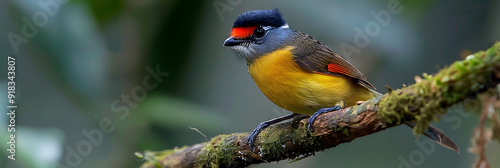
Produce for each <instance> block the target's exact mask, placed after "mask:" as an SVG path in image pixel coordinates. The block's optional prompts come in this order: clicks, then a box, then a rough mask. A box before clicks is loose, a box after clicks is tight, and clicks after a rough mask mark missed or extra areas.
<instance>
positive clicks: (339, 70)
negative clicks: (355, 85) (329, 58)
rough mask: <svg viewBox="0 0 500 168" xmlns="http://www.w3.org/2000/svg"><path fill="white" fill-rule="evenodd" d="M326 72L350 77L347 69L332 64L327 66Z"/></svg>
mask: <svg viewBox="0 0 500 168" xmlns="http://www.w3.org/2000/svg"><path fill="white" fill-rule="evenodd" d="M328 71H330V72H333V73H339V74H344V75H347V76H352V74H351V71H350V70H349V69H347V68H346V67H344V66H341V65H338V64H334V63H330V64H328Z"/></svg>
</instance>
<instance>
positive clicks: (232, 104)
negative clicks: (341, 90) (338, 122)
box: [0, 0, 500, 168]
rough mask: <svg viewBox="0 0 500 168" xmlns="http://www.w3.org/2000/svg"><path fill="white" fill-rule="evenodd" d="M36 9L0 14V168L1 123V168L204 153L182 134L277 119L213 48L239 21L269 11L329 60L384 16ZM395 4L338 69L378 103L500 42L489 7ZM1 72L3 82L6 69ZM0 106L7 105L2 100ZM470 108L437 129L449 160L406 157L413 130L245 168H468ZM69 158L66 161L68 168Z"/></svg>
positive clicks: (339, 6)
mask: <svg viewBox="0 0 500 168" xmlns="http://www.w3.org/2000/svg"><path fill="white" fill-rule="evenodd" d="M58 1H59V0H58ZM40 2H41V3H47V2H57V1H55V0H53V1H50V0H6V1H1V2H0V24H1V26H0V33H1V34H0V35H1V36H0V37H1V38H0V39H1V40H0V55H2V56H3V57H6V56H7V55H12V56H14V57H16V58H17V59H16V61H17V62H16V65H17V67H16V68H17V71H16V74H17V76H16V82H17V83H16V86H17V91H16V100H17V105H18V106H19V108H18V112H17V114H18V115H17V116H16V119H17V122H16V131H17V132H16V135H17V139H16V140H17V146H16V160H15V161H11V160H9V159H7V153H6V150H5V149H6V148H7V146H6V143H5V142H6V141H8V139H7V136H8V132H7V129H4V127H6V126H7V125H8V120H7V117H8V116H7V115H0V125H1V126H0V128H1V129H0V135H1V136H0V137H2V138H1V142H2V143H0V144H2V145H1V146H2V151H3V152H1V153H0V167H5V168H7V167H8V168H17V167H19V168H31V167H38V168H48V167H56V165H57V164H59V167H64V166H66V167H84V168H87V167H138V166H139V165H140V164H141V163H142V162H143V161H141V160H139V159H136V158H135V156H134V152H137V151H138V152H142V151H144V150H163V149H170V148H174V147H176V146H179V147H181V146H184V145H191V144H195V143H200V142H203V141H206V139H205V138H204V137H203V136H202V135H200V134H199V133H197V132H196V131H193V130H191V129H190V128H189V127H193V128H197V129H198V130H200V131H201V132H203V133H204V134H205V135H207V136H208V138H210V137H213V136H216V135H218V134H227V133H232V132H248V131H251V130H252V129H254V127H255V126H257V124H258V123H259V122H261V121H265V120H268V119H271V118H275V117H278V116H281V115H284V114H286V113H288V112H286V111H284V110H282V109H280V108H279V107H277V106H275V105H274V104H272V103H271V102H270V101H269V100H267V98H266V97H265V96H264V95H263V94H262V93H261V92H260V90H259V89H258V88H257V86H256V85H255V84H254V82H253V80H252V79H251V77H250V76H249V75H248V73H247V71H246V66H245V64H244V63H243V61H241V60H237V59H236V57H235V55H234V53H232V52H231V51H228V48H226V47H223V46H222V42H223V41H224V40H225V39H226V38H227V37H228V35H229V32H230V30H231V27H232V23H233V22H234V20H235V19H236V18H237V16H238V15H239V14H241V13H243V12H245V11H248V10H255V9H272V8H279V9H280V10H281V12H282V14H283V16H284V18H285V20H286V21H287V22H288V24H289V25H290V27H291V28H294V29H296V30H299V31H301V32H305V33H307V34H310V35H312V36H313V37H315V38H316V39H318V40H319V41H321V42H323V43H325V44H326V45H328V46H330V47H331V48H332V49H333V50H335V51H340V47H339V45H340V44H341V43H343V42H344V43H348V44H351V45H354V42H353V39H354V37H355V35H356V34H355V31H354V28H355V27H359V28H362V29H363V28H364V27H365V25H366V24H367V23H368V22H370V21H373V20H374V18H373V16H372V15H371V14H370V11H375V12H377V11H380V10H386V9H387V3H388V1H376V2H375V1H369V0H364V1H348V0H335V1H328V0H318V1H299V0H293V1H292V0H287V1H285V0H272V1H266V0H253V1H250V0H246V1H245V0H227V1H226V0H215V1H181V0H109V1H99V0H88V1H83V0H69V1H68V2H67V3H66V4H62V5H59V6H58V8H57V12H56V13H54V15H53V16H50V15H49V14H48V13H45V16H46V17H45V18H44V17H43V16H42V15H43V14H40V13H39V12H40V11H42V12H43V11H44V9H43V7H42V6H40V5H39V3H40ZM62 2H64V1H62ZM401 3H402V4H401V6H402V7H403V11H402V12H401V13H399V14H397V15H392V17H391V21H390V23H389V24H388V25H387V26H385V27H382V28H381V30H380V33H379V34H378V35H377V36H375V37H371V38H370V40H371V41H370V43H369V45H368V46H367V47H364V48H361V52H360V53H355V54H352V55H350V56H346V57H347V59H348V60H350V61H351V62H352V63H353V64H354V65H356V66H357V67H358V68H359V69H360V70H361V71H362V72H364V74H365V75H366V76H367V78H368V79H369V80H370V81H371V83H372V84H374V85H375V86H376V87H377V88H378V91H379V92H383V93H384V92H386V89H385V87H384V86H385V85H388V86H391V87H393V88H399V87H401V86H402V85H403V84H412V83H414V76H415V75H421V74H422V73H423V72H427V73H434V72H436V71H437V70H438V69H439V68H442V67H444V66H446V65H448V64H450V63H452V62H453V61H455V60H458V59H461V56H463V55H467V53H468V52H474V51H477V50H481V49H486V48H488V47H490V46H491V45H492V44H493V43H494V42H495V41H498V40H499V39H500V31H499V30H500V2H499V1H489V0H473V1H465V0H459V1H452V0H445V1H431V0H419V1H401ZM214 4H215V5H216V6H217V8H216V7H215V6H214ZM222 7H224V8H222ZM54 9H55V8H51V10H54ZM218 11H219V13H218ZM37 12H38V13H37ZM33 16H36V17H35V19H38V23H39V24H42V23H43V21H46V23H43V24H42V26H40V27H38V26H37V32H35V33H33V32H31V33H33V34H34V36H33V37H31V38H26V39H27V40H28V42H27V43H21V44H19V45H18V46H17V48H18V51H15V50H14V47H13V45H12V44H11V42H10V41H9V38H8V34H9V33H15V34H17V35H20V36H21V35H22V34H23V33H22V30H23V25H25V24H26V23H25V22H24V21H23V18H26V19H27V20H29V21H31V22H33ZM44 19H45V20H44ZM148 67H149V68H151V69H153V70H156V68H157V67H159V69H160V71H162V72H168V73H169V75H168V76H167V77H164V78H161V81H162V82H159V83H157V87H156V88H154V89H152V90H147V91H146V92H140V91H141V90H140V88H141V87H142V86H143V81H144V78H145V77H147V79H146V81H148V82H149V83H151V84H152V83H155V81H158V80H155V78H151V75H150V73H149V72H148V70H147V69H148ZM0 69H1V72H2V74H6V71H7V61H5V62H4V63H1V64H0ZM148 76H149V77H148ZM0 81H1V84H0V86H1V87H0V88H5V89H0V95H7V93H6V90H7V89H6V87H7V86H6V81H7V78H6V77H3V78H0ZM131 93H132V94H136V95H135V96H138V97H139V99H138V100H139V101H136V100H134V99H133V98H130V99H132V102H130V104H131V106H128V105H127V103H126V102H120V101H121V100H125V99H127V97H128V96H130V95H131ZM142 98H144V99H142ZM0 100H1V101H0V104H2V105H3V106H6V105H7V98H6V96H0ZM135 103H137V104H135ZM471 104H475V103H474V102H469V103H465V104H462V105H459V106H457V107H453V108H452V109H450V111H451V112H450V113H449V114H448V115H447V116H445V117H444V118H443V119H442V120H441V122H439V123H436V126H437V127H439V128H441V129H442V130H443V131H444V132H446V133H447V134H448V135H449V136H450V137H451V138H453V139H454V140H455V142H456V143H457V144H458V145H459V147H460V148H461V149H462V153H461V154H460V155H457V154H456V153H454V152H453V151H451V150H448V149H445V148H442V147H440V146H435V148H434V150H433V151H430V152H427V153H426V150H425V149H424V150H423V149H421V148H420V147H419V146H418V145H417V144H418V143H420V142H424V141H425V138H424V137H421V138H419V139H417V140H415V136H414V135H413V134H412V132H411V129H409V128H407V127H403V126H402V127H397V128H391V129H388V130H386V131H383V132H380V133H377V134H374V135H370V136H367V137H363V138H360V139H356V140H355V141H353V142H351V143H349V144H343V145H340V146H338V147H336V148H333V149H329V150H326V151H323V152H318V153H317V154H316V155H315V156H312V157H309V158H307V159H303V160H301V161H298V162H294V163H289V162H288V161H282V162H279V163H270V164H260V165H253V166H251V167H398V166H400V164H403V163H404V162H405V161H408V162H410V163H411V164H412V165H413V166H415V167H471V165H472V163H473V162H474V160H475V157H476V156H475V155H473V154H470V153H468V152H467V149H468V148H469V147H470V146H471V142H470V136H471V133H472V130H473V128H474V127H475V126H476V124H477V115H475V114H471V115H469V114H470V113H466V112H464V111H478V110H479V107H478V106H473V105H471ZM476 104H477V103H476ZM135 105H137V106H135ZM118 107H123V108H121V109H119V110H117V109H116V108H118ZM128 110H129V112H128V113H127V114H126V111H128ZM103 121H104V122H111V125H110V127H112V128H114V130H112V131H111V132H109V133H102V135H103V136H102V140H101V141H100V142H99V143H97V145H94V144H93V145H92V146H91V149H89V148H86V146H85V144H88V142H89V141H90V140H89V137H88V136H85V134H84V133H83V132H91V131H92V130H98V129H100V125H101V127H102V122H103ZM93 135H94V136H93V137H92V138H94V139H96V138H97V139H100V137H99V136H98V135H97V134H93ZM85 142H87V143H85ZM78 148H80V149H78ZM72 150H73V151H75V150H76V151H78V150H81V151H85V152H84V153H85V156H80V159H75V158H74V156H71V155H72V154H71V151H72ZM487 152H488V156H489V161H490V163H491V164H492V166H493V167H499V166H500V160H498V159H497V158H498V156H499V155H500V145H498V143H492V144H490V145H489V146H488V151H487ZM68 156H71V157H73V158H72V159H71V157H70V160H69V161H70V162H71V163H70V162H68V159H67V157H68Z"/></svg>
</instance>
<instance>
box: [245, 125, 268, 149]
mask: <svg viewBox="0 0 500 168" xmlns="http://www.w3.org/2000/svg"><path fill="white" fill-rule="evenodd" d="M267 127H269V124H268V122H261V123H260V124H259V125H257V127H255V129H254V130H253V131H252V133H250V135H249V136H248V147H249V148H250V151H253V142H254V141H255V138H256V137H257V135H259V133H260V132H261V131H262V130H264V129H265V128H267Z"/></svg>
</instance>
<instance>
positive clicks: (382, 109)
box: [142, 43, 500, 168]
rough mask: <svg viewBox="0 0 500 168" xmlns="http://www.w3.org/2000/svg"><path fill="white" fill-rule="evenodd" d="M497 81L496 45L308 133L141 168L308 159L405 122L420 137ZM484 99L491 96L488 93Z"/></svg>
mask: <svg viewBox="0 0 500 168" xmlns="http://www.w3.org/2000/svg"><path fill="white" fill-rule="evenodd" d="M498 79H500V43H496V44H495V45H494V46H493V47H491V48H489V49H488V50H486V51H480V52H477V53H475V54H474V55H471V56H468V57H467V58H466V59H465V60H462V61H457V62H455V63H453V64H452V65H450V66H449V67H447V68H444V69H442V70H441V71H440V72H438V73H437V74H436V75H427V74H424V75H423V79H422V78H420V77H418V76H417V77H415V80H416V83H415V84H413V85H411V86H408V87H404V88H402V89H398V90H394V91H390V92H389V93H388V94H385V95H384V96H383V97H381V98H378V99H377V98H376V99H372V100H369V101H366V102H364V103H362V104H358V105H356V106H352V107H347V108H344V109H342V110H339V111H334V112H329V113H325V114H322V115H320V116H319V117H318V118H317V120H316V121H315V122H314V124H313V125H312V132H309V131H307V129H306V127H307V119H304V118H302V119H301V118H295V119H294V120H292V121H291V122H287V123H282V124H277V125H274V126H271V127H269V128H267V129H265V130H264V131H262V132H261V133H260V135H259V136H258V137H257V138H256V141H255V146H256V148H255V149H254V151H250V149H249V148H248V143H247V137H248V133H233V134H228V135H219V136H216V137H214V138H212V139H211V140H210V141H209V142H203V143H199V144H196V145H192V146H185V147H182V148H180V149H171V150H165V151H161V152H146V153H145V159H146V160H147V162H146V163H144V164H143V165H142V167H143V168H152V167H242V166H247V165H250V164H257V163H264V162H271V161H279V160H284V159H297V157H299V156H301V157H307V156H310V155H312V154H313V153H314V152H316V151H322V150H325V149H328V148H331V147H335V146H337V145H339V144H342V143H346V142H350V141H352V140H354V139H356V138H359V137H362V136H366V135H369V134H372V133H376V132H379V131H381V130H384V129H386V128H389V127H393V126H397V125H400V124H402V123H404V122H406V121H413V122H416V123H417V126H416V127H415V128H414V131H415V132H416V133H421V132H422V130H425V129H426V128H427V125H428V124H429V123H430V122H431V121H432V120H436V119H439V117H440V116H441V115H443V114H445V113H446V110H445V109H446V108H448V107H450V106H452V105H454V104H457V103H460V102H461V101H463V100H464V99H466V98H468V97H475V95H477V94H479V93H481V92H485V91H488V89H490V88H493V87H495V86H496V85H497V84H498V82H499V80H498ZM487 94H493V93H492V92H487Z"/></svg>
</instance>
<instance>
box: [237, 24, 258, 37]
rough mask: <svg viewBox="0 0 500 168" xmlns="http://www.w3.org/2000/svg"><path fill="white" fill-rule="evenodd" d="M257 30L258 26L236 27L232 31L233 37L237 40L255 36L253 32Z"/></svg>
mask: <svg viewBox="0 0 500 168" xmlns="http://www.w3.org/2000/svg"><path fill="white" fill-rule="evenodd" d="M255 28H257V26H252V27H234V28H233V30H231V37H236V38H247V37H250V36H251V35H252V34H253V31H254V30H255Z"/></svg>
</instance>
